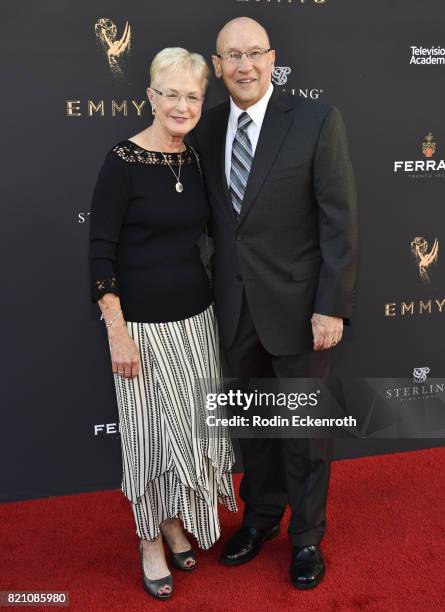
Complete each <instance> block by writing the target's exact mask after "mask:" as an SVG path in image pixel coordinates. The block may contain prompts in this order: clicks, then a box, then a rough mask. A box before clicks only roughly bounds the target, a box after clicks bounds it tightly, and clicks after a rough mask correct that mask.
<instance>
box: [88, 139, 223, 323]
mask: <svg viewBox="0 0 445 612" xmlns="http://www.w3.org/2000/svg"><path fill="white" fill-rule="evenodd" d="M167 161H168V162H169V163H170V165H171V167H172V168H173V170H174V172H175V173H176V174H178V171H179V161H180V154H179V153H166V154H165V158H164V155H163V154H162V153H159V152H154V151H147V150H146V149H143V148H141V147H139V146H138V145H136V144H135V143H133V142H132V141H130V140H125V141H122V142H120V143H118V144H117V145H115V146H114V147H113V148H112V149H111V151H110V152H109V153H108V154H107V155H106V157H105V161H104V164H103V166H102V168H101V170H100V172H99V176H98V179H97V183H96V187H95V189H94V194H93V201H92V207H91V215H90V249H89V263H90V273H91V285H92V292H91V298H92V301H93V302H96V301H97V300H98V299H100V298H101V297H102V296H103V295H104V294H105V293H115V294H117V295H119V297H120V301H121V306H122V312H123V315H124V318H125V319H126V320H127V321H135V322H143V323H161V322H168V321H178V320H182V319H186V318H189V317H192V316H194V315H195V314H198V313H200V312H202V311H203V310H205V309H206V308H207V307H208V306H209V305H210V303H211V299H212V298H211V288H210V283H209V280H208V276H207V273H206V271H205V268H204V266H203V264H202V261H201V258H200V250H199V247H198V246H197V241H198V239H199V238H200V236H201V234H202V233H203V232H204V230H205V226H206V224H207V220H208V214H209V209H208V204H207V200H206V196H205V193H204V188H203V186H202V181H201V177H200V174H199V168H198V165H197V161H196V157H195V154H194V152H193V151H192V150H191V149H190V148H187V150H186V151H185V152H183V153H182V167H181V183H182V184H183V191H182V193H178V192H177V191H176V188H175V185H176V178H175V176H174V174H173V172H172V170H171V168H170V167H169V165H168V163H167Z"/></svg>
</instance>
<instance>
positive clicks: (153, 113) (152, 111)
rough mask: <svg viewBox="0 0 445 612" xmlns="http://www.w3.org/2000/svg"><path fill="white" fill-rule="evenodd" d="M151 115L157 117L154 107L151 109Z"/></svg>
mask: <svg viewBox="0 0 445 612" xmlns="http://www.w3.org/2000/svg"><path fill="white" fill-rule="evenodd" d="M151 114H152V115H156V109H155V107H154V106H152V107H151Z"/></svg>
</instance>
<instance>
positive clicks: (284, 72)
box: [272, 66, 292, 85]
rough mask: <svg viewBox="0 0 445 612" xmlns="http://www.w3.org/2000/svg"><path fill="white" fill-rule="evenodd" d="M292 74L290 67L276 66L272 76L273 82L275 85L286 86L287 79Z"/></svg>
mask: <svg viewBox="0 0 445 612" xmlns="http://www.w3.org/2000/svg"><path fill="white" fill-rule="evenodd" d="M291 72H292V70H291V68H289V66H275V69H274V71H273V74H272V81H273V82H274V83H275V85H285V84H286V83H287V77H288V76H289V75H290V73H291Z"/></svg>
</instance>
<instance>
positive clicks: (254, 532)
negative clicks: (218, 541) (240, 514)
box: [220, 525, 280, 565]
mask: <svg viewBox="0 0 445 612" xmlns="http://www.w3.org/2000/svg"><path fill="white" fill-rule="evenodd" d="M279 533H280V526H279V525H274V526H273V527H271V528H269V529H255V528H254V527H247V526H243V527H241V529H240V530H239V531H237V532H236V533H235V535H233V536H232V537H231V538H230V540H229V541H228V542H227V544H226V547H225V549H224V552H223V554H222V555H221V557H220V561H221V563H222V564H223V565H241V564H242V563H247V561H250V560H251V559H253V558H254V557H256V556H257V554H258V553H259V552H260V550H261V546H262V544H263V542H264V541H265V540H271V539H272V538H275V537H276V536H278V535H279Z"/></svg>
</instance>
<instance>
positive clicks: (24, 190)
mask: <svg viewBox="0 0 445 612" xmlns="http://www.w3.org/2000/svg"><path fill="white" fill-rule="evenodd" d="M2 15H3V28H2V38H3V44H4V50H5V51H4V53H3V54H2V58H3V88H2V90H3V93H2V97H1V104H2V106H3V110H2V118H3V120H4V121H3V142H4V144H3V147H2V157H3V161H2V168H3V171H4V174H3V180H2V183H1V189H2V192H3V194H2V205H3V223H2V240H1V246H2V249H3V257H2V262H3V275H2V277H3V278H2V289H3V300H2V306H3V308H2V310H3V312H2V321H3V323H4V326H3V334H2V339H3V343H2V347H3V365H2V373H3V375H4V386H3V387H4V389H5V393H4V399H3V406H2V428H1V454H2V456H1V460H2V461H1V465H2V468H3V469H2V473H1V482H0V499H3V500H12V499H20V498H26V497H38V496H42V495H55V494H61V493H67V492H75V491H82V490H95V489H101V488H107V487H117V486H119V484H120V470H121V466H120V448H119V434H118V430H117V409H116V400H115V396H114V387H113V380H112V376H111V371H110V365H109V355H108V346H107V342H106V334H105V330H104V326H103V323H102V322H101V321H100V316H99V315H100V313H99V311H98V308H97V307H96V306H93V305H92V304H91V303H90V301H89V299H90V298H89V284H88V270H87V260H86V256H87V238H88V213H89V208H90V198H91V192H92V188H93V185H94V181H95V178H96V175H97V172H98V170H99V167H100V165H101V163H102V160H103V157H104V154H105V153H106V151H107V150H108V149H109V148H110V147H111V146H112V145H113V144H114V143H115V142H117V141H119V140H120V139H122V138H126V137H129V136H131V135H133V134H134V133H136V132H138V131H140V130H141V129H142V128H143V127H145V126H146V125H147V124H148V123H149V122H150V113H149V109H148V104H147V103H146V102H145V104H144V101H145V89H146V87H147V85H148V66H149V63H150V61H151V59H152V58H153V56H154V54H155V53H156V52H157V51H159V50H160V49H162V48H164V47H166V46H183V47H186V48H189V49H191V50H195V51H199V52H201V53H202V54H204V55H205V56H206V57H207V58H208V59H209V60H210V56H211V53H212V52H213V51H214V41H215V38H216V34H217V32H218V30H219V28H220V27H221V26H222V25H223V24H224V23H225V22H226V21H227V20H229V19H230V18H233V17H235V16H238V15H248V16H251V17H254V18H256V19H258V20H259V21H261V22H262V23H263V24H264V25H265V26H266V28H267V29H268V31H269V33H270V37H271V41H272V46H273V47H274V48H275V49H276V51H277V66H278V67H280V69H279V70H277V73H276V75H275V83H276V86H277V87H280V88H283V89H285V90H287V91H290V92H292V93H293V94H294V95H300V96H307V97H311V98H313V99H315V100H319V101H323V102H328V103H332V104H335V105H337V106H338V107H339V108H340V109H341V110H342V112H343V115H344V118H345V121H346V124H347V128H348V133H349V139H350V145H351V151H352V157H353V163H354V167H355V171H356V176H357V184H358V190H359V196H360V227H361V273H360V285H359V296H358V303H357V309H356V314H355V318H354V325H353V327H352V328H351V330H348V333H347V337H346V339H345V342H344V343H343V344H342V345H341V346H340V347H338V349H336V350H337V357H338V359H337V371H338V373H339V374H341V375H346V376H349V375H352V376H369V377H371V376H379V377H396V376H400V377H410V376H411V375H412V371H413V369H414V368H415V367H429V368H430V373H431V376H434V377H440V376H442V375H443V373H444V372H443V354H444V344H445V340H444V334H443V333H442V330H443V322H444V317H445V301H444V299H445V287H444V274H443V270H444V268H443V264H442V259H443V256H442V255H441V249H442V248H443V247H445V236H444V227H445V223H444V221H445V213H444V208H443V192H444V191H443V188H444V185H445V168H443V167H442V168H441V163H440V160H442V159H444V158H445V126H444V123H443V118H442V115H443V103H444V85H443V83H444V79H443V75H444V72H445V65H444V58H445V56H444V55H441V53H445V51H444V50H443V49H441V45H443V44H444V43H443V40H444V39H443V32H444V31H445V28H444V25H445V23H444V21H445V5H444V4H443V0H429V1H428V2H427V3H425V2H419V1H418V0H326V1H325V2H322V1H319V2H316V1H315V0H305V1H300V0H292V1H289V2H286V1H284V0H283V1H281V2H279V1H278V0H270V1H267V0H242V1H241V0H239V1H236V0H215V1H212V2H208V1H207V0H187V1H183V0H150V1H148V0H145V1H142V0H130V1H128V2H126V3H125V4H124V3H122V2H120V1H117V0H107V1H106V2H105V1H102V2H100V1H98V0H96V1H94V2H91V3H88V4H87V3H72V2H68V1H67V0H47V1H46V2H44V3H35V2H31V1H28V2H26V1H25V2H22V3H20V4H17V3H14V4H13V3H11V4H8V5H7V6H4V7H3V12H2ZM101 19H102V20H108V21H105V22H100V23H99V24H98V22H99V20H101ZM111 22H112V23H111ZM101 23H102V24H103V25H104V27H108V28H109V29H108V32H109V34H111V36H114V35H115V36H116V39H119V38H121V37H122V36H123V34H124V32H125V31H127V33H128V34H129V36H128V38H129V40H128V41H127V42H128V43H129V44H128V46H127V49H126V50H125V52H124V53H123V54H122V55H121V56H120V57H119V58H118V61H117V62H116V64H115V65H114V66H113V65H111V66H110V64H109V62H108V59H107V55H106V53H105V51H104V48H103V47H102V46H101V43H100V38H99V37H98V36H97V33H98V34H100V33H101V32H102V31H103V30H102V29H101V25H100V24H101ZM96 24H98V25H97V26H96ZM113 24H114V28H115V32H114V31H113ZM126 24H128V27H127V30H126ZM422 49H425V50H426V51H422ZM413 58H414V60H416V61H417V62H422V61H423V63H414V62H413V61H412V60H413ZM431 58H432V59H433V60H434V61H435V63H433V62H432V59H431ZM428 62H430V63H428ZM440 62H441V63H440ZM112 68H114V70H113V69H112ZM224 95H225V94H224V90H223V88H222V86H221V84H220V83H219V82H216V80H215V79H213V80H212V82H211V85H210V89H209V93H208V96H207V100H206V106H207V107H209V106H212V105H214V104H216V103H218V102H219V101H220V100H222V99H223V97H224ZM430 133H431V136H430V137H428V135H429V134H430ZM424 143H425V144H424ZM433 149H434V151H433ZM395 162H400V163H398V164H395ZM416 162H423V163H424V166H425V167H424V168H423V169H422V165H421V164H420V165H419V164H417V168H416ZM426 162H434V163H435V166H434V168H433V166H432V165H431V163H430V164H429V166H428V167H426V165H425V163H426ZM443 165H444V164H443V163H442V166H443ZM415 239H417V241H416V240H415ZM421 239H423V241H422V240H421ZM436 240H437V244H438V246H439V250H438V253H439V254H438V258H437V262H436V263H435V264H433V265H431V266H430V267H429V268H428V270H427V272H428V277H429V278H427V279H425V278H424V279H422V277H421V274H420V268H419V256H417V259H416V255H415V249H416V245H418V249H420V251H417V253H419V252H425V253H428V252H429V251H430V250H431V249H432V248H434V244H435V243H436V242H435V241H436ZM442 443H443V441H441V440H385V441H375V440H374V441H372V440H350V441H347V440H344V441H340V442H339V443H338V445H337V455H338V457H348V456H357V455H366V454H373V453H379V452H391V451H397V450H407V449H409V448H415V447H421V446H433V445H438V444H442Z"/></svg>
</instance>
